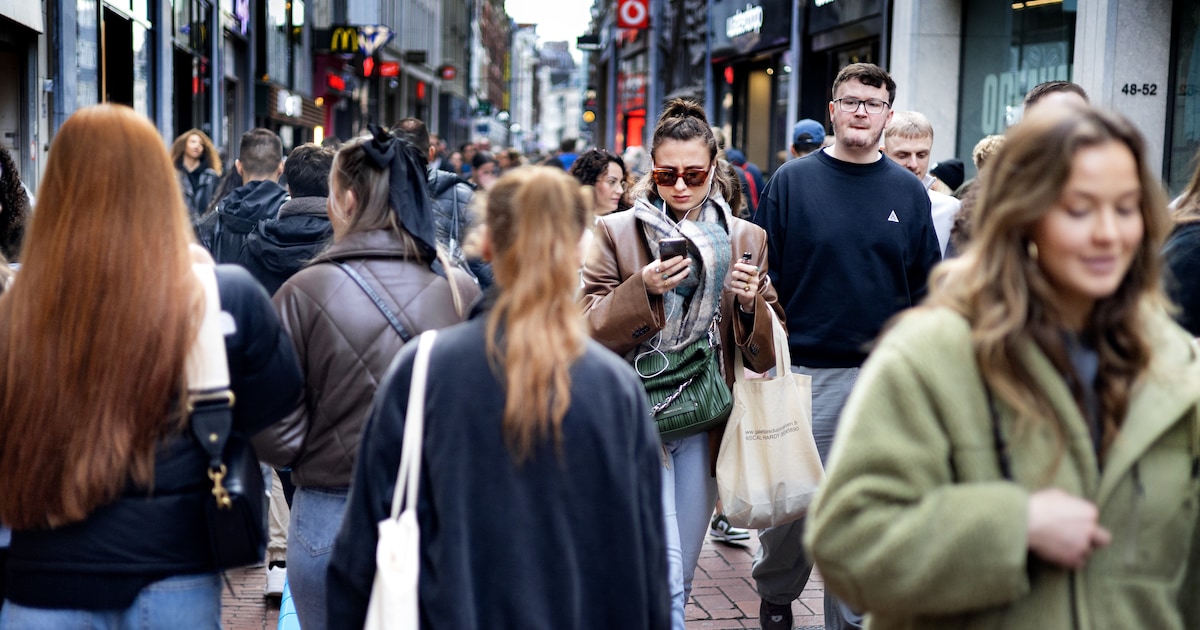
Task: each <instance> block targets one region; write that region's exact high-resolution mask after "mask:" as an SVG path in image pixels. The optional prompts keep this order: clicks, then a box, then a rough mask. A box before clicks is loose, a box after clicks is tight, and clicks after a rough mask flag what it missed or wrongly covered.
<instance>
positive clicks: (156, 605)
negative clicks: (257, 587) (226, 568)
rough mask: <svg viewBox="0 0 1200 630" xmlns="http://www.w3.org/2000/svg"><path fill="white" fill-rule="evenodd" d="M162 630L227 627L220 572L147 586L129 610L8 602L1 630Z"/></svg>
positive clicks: (0, 613) (0, 620) (1, 615)
mask: <svg viewBox="0 0 1200 630" xmlns="http://www.w3.org/2000/svg"><path fill="white" fill-rule="evenodd" d="M63 628H88V629H89V630H158V629H160V628H197V629H201V630H203V629H210V630H220V628H221V578H220V576H219V575H218V574H216V573H204V574H199V575H179V576H175V577H169V578H166V579H164V580H159V581H157V582H154V583H152V584H150V585H149V586H147V587H146V588H143V589H142V590H141V592H139V593H138V596H137V599H135V600H133V604H132V605H131V606H130V607H129V608H126V609H124V610H70V609H58V608H53V609H51V608H29V607H26V606H21V605H18V604H14V603H12V602H10V601H7V600H5V602H4V608H3V609H0V630H59V629H63Z"/></svg>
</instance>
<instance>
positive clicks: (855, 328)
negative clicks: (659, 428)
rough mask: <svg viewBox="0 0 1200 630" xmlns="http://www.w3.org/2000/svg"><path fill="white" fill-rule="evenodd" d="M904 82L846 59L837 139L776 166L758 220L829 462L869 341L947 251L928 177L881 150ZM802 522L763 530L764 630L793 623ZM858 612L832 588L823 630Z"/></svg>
mask: <svg viewBox="0 0 1200 630" xmlns="http://www.w3.org/2000/svg"><path fill="white" fill-rule="evenodd" d="M895 99H896V83H895V81H893V80H892V78H891V76H889V75H888V73H887V72H886V71H884V70H883V69H882V68H879V67H878V66H876V65H874V64H866V63H856V64H851V65H849V66H846V67H845V68H843V69H842V70H841V72H839V73H838V75H837V78H836V79H835V80H834V83H833V100H832V101H830V103H829V117H830V119H831V121H832V123H833V131H834V134H835V142H834V144H833V145H832V146H830V147H827V148H825V149H822V150H819V151H817V152H815V153H813V154H811V155H809V156H806V157H804V158H802V159H798V160H791V161H789V162H786V163H785V164H783V165H782V166H780V167H779V170H778V171H776V173H775V175H774V177H772V178H771V181H769V182H767V186H766V190H764V191H763V195H762V204H761V205H760V207H759V210H758V213H757V214H756V215H755V217H754V221H755V223H757V224H759V225H761V226H762V227H763V228H764V229H765V230H766V231H767V260H768V269H769V270H770V272H769V275H770V276H771V282H772V283H774V284H775V288H776V291H778V293H779V300H780V302H782V303H783V308H784V312H785V313H786V314H787V329H788V345H789V347H790V348H791V353H792V363H793V365H792V371H793V372H797V373H802V374H809V375H811V376H812V378H813V383H812V385H813V386H812V391H813V437H814V438H815V441H816V443H817V451H818V452H819V453H820V456H821V460H822V462H824V461H825V460H826V458H827V457H828V455H829V448H830V445H831V444H832V442H833V438H834V433H835V431H836V429H837V419H838V415H839V414H840V413H841V409H842V406H843V405H844V404H845V401H846V397H847V396H848V395H849V393H850V388H851V386H853V385H854V380H855V378H857V376H858V367H859V365H861V364H862V362H863V361H864V360H865V359H866V356H867V351H866V348H867V346H868V344H870V343H871V341H872V340H874V339H875V337H876V336H877V335H878V334H879V332H880V330H881V329H882V327H883V325H884V323H885V322H887V320H888V319H889V318H891V317H892V316H893V315H895V314H896V313H897V312H898V311H900V310H902V309H905V308H908V307H909V306H912V305H914V304H916V303H917V302H918V301H919V300H920V299H921V298H922V297H923V296H924V295H925V285H926V281H927V279H928V276H929V271H930V269H932V268H933V265H934V264H936V263H937V262H938V261H939V260H941V250H940V247H939V246H938V241H937V238H936V236H935V235H934V229H933V223H932V221H931V219H930V206H929V197H928V196H927V195H926V194H925V188H924V187H923V186H922V185H921V182H920V181H919V180H917V179H916V178H914V177H913V176H912V174H910V173H909V172H908V171H906V170H905V169H904V168H903V167H901V166H899V165H898V164H896V163H895V162H893V161H892V160H889V159H885V158H884V156H883V154H882V153H881V152H880V150H879V141H880V138H881V137H882V135H883V129H884V126H885V125H887V123H888V121H890V120H891V118H892V109H891V108H892V103H894V102H895ZM803 532H804V519H801V520H798V521H795V522H793V523H789V524H786V525H782V526H779V527H772V528H769V529H765V530H761V531H760V532H759V540H760V542H761V543H762V546H761V547H760V549H759V552H758V555H757V557H755V560H754V565H753V568H752V570H751V575H752V576H753V577H754V579H755V582H756V585H757V588H758V593H759V597H760V598H761V599H762V601H761V603H760V607H759V621H760V622H761V623H762V627H763V629H764V630H776V629H790V628H791V627H792V612H791V602H792V601H793V600H795V599H796V598H798V597H799V596H800V593H801V591H803V590H804V586H805V584H806V583H807V582H808V577H809V574H810V573H811V572H812V563H811V561H810V560H808V558H807V557H806V555H805V553H804V547H803ZM861 625H862V619H861V617H860V616H859V615H857V614H855V613H854V612H853V611H850V610H849V609H848V608H846V607H845V605H844V604H841V603H840V602H837V601H836V600H835V599H833V598H832V597H831V596H830V594H829V593H828V592H827V593H826V595H825V627H826V628H827V629H831V630H832V629H836V630H841V629H843V628H856V627H861Z"/></svg>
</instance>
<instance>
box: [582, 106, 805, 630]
mask: <svg viewBox="0 0 1200 630" xmlns="http://www.w3.org/2000/svg"><path fill="white" fill-rule="evenodd" d="M650 157H651V159H652V160H653V164H654V168H653V170H652V171H651V172H650V173H648V174H647V175H646V176H645V177H644V178H643V179H642V180H641V181H640V182H638V184H636V185H635V186H634V189H633V191H632V196H633V198H634V205H633V208H631V209H630V211H628V212H617V213H614V214H610V215H607V216H603V217H601V218H600V220H599V221H598V222H597V223H596V237H595V239H594V240H593V242H592V246H591V251H590V252H589V255H588V257H587V262H586V263H585V265H584V270H583V281H584V288H583V297H582V302H583V306H584V310H585V314H586V317H587V322H588V326H589V328H590V330H591V333H592V336H593V337H594V338H595V339H596V340H597V341H599V342H600V343H602V344H604V345H605V346H606V347H608V349H610V350H612V351H614V352H616V353H618V354H620V355H622V356H624V357H625V359H626V360H627V361H629V362H630V363H631V364H633V366H634V369H636V370H638V371H639V374H640V375H641V376H642V377H643V378H646V377H648V376H650V375H649V374H646V373H645V370H644V369H642V368H641V367H639V364H640V363H642V361H643V359H644V358H645V357H647V356H650V355H654V354H658V353H668V352H673V351H678V350H680V349H682V348H684V347H686V346H687V345H688V344H691V343H693V342H695V341H696V340H698V339H700V338H701V337H702V336H704V335H708V334H709V332H710V330H711V329H712V328H715V329H716V332H717V333H718V334H717V335H715V337H716V338H717V341H718V344H719V345H718V352H719V355H718V356H719V362H720V364H721V366H722V370H721V373H722V374H723V375H724V377H725V382H726V385H731V384H732V383H733V361H734V352H742V355H743V358H744V360H745V363H746V365H747V366H749V367H750V368H751V369H753V370H756V371H766V370H768V369H770V368H771V367H772V366H773V365H775V356H774V350H773V347H774V346H773V345H772V343H771V319H770V314H769V312H768V311H767V309H775V312H776V314H777V315H779V316H780V319H782V315H783V314H782V311H781V310H780V307H779V305H778V303H777V301H776V296H775V290H774V288H773V287H771V286H770V283H769V281H768V280H767V274H766V271H767V270H766V260H767V238H766V233H765V232H764V231H763V230H762V228H759V227H758V226H756V225H754V224H752V223H750V222H748V221H744V220H742V219H739V218H737V217H735V216H733V214H732V213H731V212H730V209H729V205H728V204H727V203H726V202H725V199H726V195H725V194H724V193H725V191H727V190H730V188H731V186H736V185H737V183H736V182H730V181H729V180H728V179H727V178H726V176H725V174H724V173H723V172H722V171H721V170H720V169H719V168H718V167H717V142H716V139H715V138H714V137H713V133H712V128H711V127H710V126H709V124H708V120H707V119H706V118H705V115H704V109H703V108H701V107H700V106H699V105H698V104H696V103H695V102H692V101H688V100H685V99H675V100H673V101H671V102H669V103H668V104H667V106H666V108H665V110H664V111H663V114H662V117H661V118H660V119H659V121H658V124H657V125H656V126H655V129H654V137H653V141H652V143H651V150H650ZM680 239H682V242H681V240H680ZM672 248H675V249H672ZM746 252H749V254H750V257H749V259H743V258H742V256H743V254H744V253H746ZM655 402H657V401H651V403H652V404H654V403H655ZM723 430H724V425H723V424H722V425H720V426H717V427H716V428H713V429H711V430H709V431H706V432H700V433H696V434H694V435H688V436H686V437H683V438H680V439H671V440H669V441H665V442H664V443H663V470H662V474H663V511H664V514H665V517H666V528H667V531H666V534H667V559H668V564H669V568H670V586H671V597H672V626H673V627H674V628H675V629H676V630H683V628H684V605H685V604H686V603H687V596H688V593H689V592H690V590H691V582H692V573H693V572H694V571H695V568H696V561H697V559H698V558H699V556H700V547H701V545H702V544H703V542H704V535H705V532H706V531H707V530H708V525H709V517H710V516H711V515H712V511H713V505H714V503H715V501H716V484H715V479H714V477H713V462H715V461H716V459H715V458H716V452H715V450H716V447H717V445H718V444H719V442H720V436H721V432H722V431H723Z"/></svg>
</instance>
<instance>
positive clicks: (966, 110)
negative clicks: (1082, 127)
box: [957, 0, 1075, 174]
mask: <svg viewBox="0 0 1200 630" xmlns="http://www.w3.org/2000/svg"><path fill="white" fill-rule="evenodd" d="M963 15H964V21H963V38H962V65H961V67H962V80H961V82H960V86H961V88H960V92H959V98H960V103H959V123H958V148H957V155H959V156H969V155H971V150H972V149H973V148H974V147H975V143H976V142H978V141H979V140H980V139H981V138H983V137H984V136H987V135H991V134H1001V133H1004V131H1005V130H1006V129H1007V128H1008V127H1009V126H1010V125H1012V124H1015V123H1016V122H1017V121H1019V120H1020V119H1021V113H1022V106H1021V103H1022V101H1023V100H1024V98H1025V93H1026V92H1028V91H1029V89H1030V88H1032V87H1034V86H1035V85H1037V84H1039V83H1043V82H1045V81H1060V80H1061V81H1069V80H1071V77H1072V74H1073V68H1072V64H1071V59H1072V58H1073V56H1074V54H1075V3H1074V2H1055V3H1034V2H1012V3H1009V2H993V1H992V0H966V1H965V2H963ZM965 162H967V168H968V170H969V171H972V174H973V171H974V167H973V165H971V164H970V160H969V159H968V160H965Z"/></svg>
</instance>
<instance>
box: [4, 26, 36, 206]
mask: <svg viewBox="0 0 1200 630" xmlns="http://www.w3.org/2000/svg"><path fill="white" fill-rule="evenodd" d="M42 32H43V24H42V11H41V7H39V6H38V5H37V4H36V3H27V4H25V5H20V6H17V5H13V6H9V7H7V8H5V9H2V10H0V146H3V147H4V149H5V150H6V151H8V153H9V154H10V155H11V156H12V158H13V162H14V163H15V164H16V165H17V168H18V169H19V170H20V174H21V177H22V178H23V179H25V180H26V181H27V185H29V186H30V187H32V186H33V183H34V182H36V169H35V165H36V162H37V158H38V150H37V130H38V127H39V125H38V124H37V120H38V116H37V109H38V104H39V100H40V99H39V96H40V95H41V93H42V89H41V86H40V85H39V84H38V81H37V77H38V75H39V74H41V73H39V72H38V37H39V35H40V34H41V33H42Z"/></svg>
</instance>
